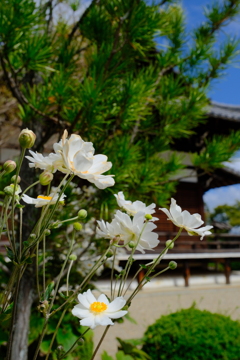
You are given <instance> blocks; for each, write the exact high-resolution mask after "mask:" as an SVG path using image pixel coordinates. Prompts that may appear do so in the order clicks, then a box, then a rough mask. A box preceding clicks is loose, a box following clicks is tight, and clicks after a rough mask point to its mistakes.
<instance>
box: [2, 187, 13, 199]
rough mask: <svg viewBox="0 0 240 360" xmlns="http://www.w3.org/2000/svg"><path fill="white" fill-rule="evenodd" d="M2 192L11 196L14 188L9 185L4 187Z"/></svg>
mask: <svg viewBox="0 0 240 360" xmlns="http://www.w3.org/2000/svg"><path fill="white" fill-rule="evenodd" d="M4 192H5V194H6V195H9V196H13V192H14V188H13V187H12V186H11V185H9V186H6V187H5V188H4Z"/></svg>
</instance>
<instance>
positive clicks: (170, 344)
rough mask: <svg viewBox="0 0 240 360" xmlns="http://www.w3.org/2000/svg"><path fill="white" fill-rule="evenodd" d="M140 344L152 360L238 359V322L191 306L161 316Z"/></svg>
mask: <svg viewBox="0 0 240 360" xmlns="http://www.w3.org/2000/svg"><path fill="white" fill-rule="evenodd" d="M143 341H144V344H143V347H142V350H144V351H145V352H146V353H147V354H148V355H149V356H150V358H151V360H165V359H167V360H183V359H184V360H216V359H217V360H240V323H239V322H238V321H233V320H231V319H230V317H227V316H223V315H219V314H213V313H210V312H209V311H206V310H204V311H201V310H198V309H195V308H194V307H191V308H190V309H186V310H181V311H178V312H176V313H173V314H170V315H167V316H162V317H161V318H160V319H158V320H157V321H156V322H155V323H154V324H153V325H151V326H149V327H148V329H147V331H146V332H145V334H144V338H143Z"/></svg>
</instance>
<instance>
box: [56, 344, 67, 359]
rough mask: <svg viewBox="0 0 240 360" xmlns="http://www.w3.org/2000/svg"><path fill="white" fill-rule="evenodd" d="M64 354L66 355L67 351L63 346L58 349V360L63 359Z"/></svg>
mask: <svg viewBox="0 0 240 360" xmlns="http://www.w3.org/2000/svg"><path fill="white" fill-rule="evenodd" d="M64 354H65V351H64V348H63V346H62V345H59V346H58V347H57V348H56V355H57V359H61V358H62V357H63V355H64Z"/></svg>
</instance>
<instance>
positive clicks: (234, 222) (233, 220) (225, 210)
mask: <svg viewBox="0 0 240 360" xmlns="http://www.w3.org/2000/svg"><path fill="white" fill-rule="evenodd" d="M209 218H210V221H216V222H219V223H225V224H230V225H231V226H240V201H236V203H235V204H234V205H219V206H217V207H216V208H215V209H214V210H213V212H212V213H211V214H209Z"/></svg>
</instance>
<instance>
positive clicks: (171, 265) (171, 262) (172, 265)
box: [168, 261, 177, 270]
mask: <svg viewBox="0 0 240 360" xmlns="http://www.w3.org/2000/svg"><path fill="white" fill-rule="evenodd" d="M168 266H169V269H171V270H175V269H176V268H177V263H176V261H170V262H169V264H168Z"/></svg>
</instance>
